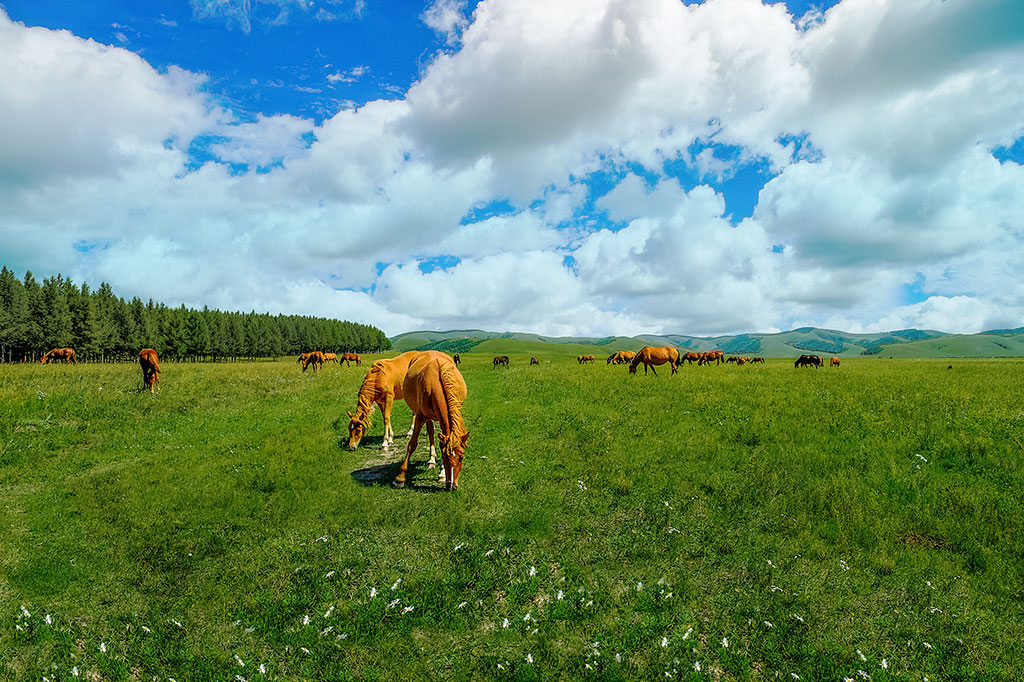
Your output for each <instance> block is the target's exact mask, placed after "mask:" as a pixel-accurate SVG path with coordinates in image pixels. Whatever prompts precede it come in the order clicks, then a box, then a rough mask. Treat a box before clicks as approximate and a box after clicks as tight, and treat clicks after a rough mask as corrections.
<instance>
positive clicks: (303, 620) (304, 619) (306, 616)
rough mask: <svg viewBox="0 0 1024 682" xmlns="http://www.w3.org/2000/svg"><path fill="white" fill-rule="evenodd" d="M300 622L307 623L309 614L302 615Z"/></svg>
mask: <svg viewBox="0 0 1024 682" xmlns="http://www.w3.org/2000/svg"><path fill="white" fill-rule="evenodd" d="M302 624H303V625H309V614H306V615H305V616H303V617H302Z"/></svg>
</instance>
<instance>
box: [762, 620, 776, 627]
mask: <svg viewBox="0 0 1024 682" xmlns="http://www.w3.org/2000/svg"><path fill="white" fill-rule="evenodd" d="M764 624H765V627H769V628H773V627H775V626H774V625H772V624H771V623H769V622H768V621H765V622H764Z"/></svg>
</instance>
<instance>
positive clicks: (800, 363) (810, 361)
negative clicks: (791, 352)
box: [793, 355, 825, 367]
mask: <svg viewBox="0 0 1024 682" xmlns="http://www.w3.org/2000/svg"><path fill="white" fill-rule="evenodd" d="M824 365H825V363H824V361H822V359H821V356H820V355H801V356H800V357H798V358H797V359H796V362H794V363H793V367H823V366H824Z"/></svg>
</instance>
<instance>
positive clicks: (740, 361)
mask: <svg viewBox="0 0 1024 682" xmlns="http://www.w3.org/2000/svg"><path fill="white" fill-rule="evenodd" d="M748 362H750V358H748V357H742V358H736V365H737V366H738V367H742V366H743V365H745V364H747V363H748Z"/></svg>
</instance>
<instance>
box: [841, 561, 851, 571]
mask: <svg viewBox="0 0 1024 682" xmlns="http://www.w3.org/2000/svg"><path fill="white" fill-rule="evenodd" d="M839 568H841V569H843V570H844V571H849V570H850V567H849V566H847V565H846V562H845V561H843V560H842V559H840V560H839Z"/></svg>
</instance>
